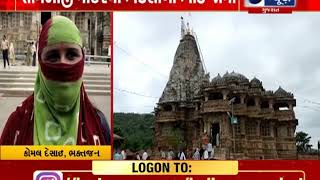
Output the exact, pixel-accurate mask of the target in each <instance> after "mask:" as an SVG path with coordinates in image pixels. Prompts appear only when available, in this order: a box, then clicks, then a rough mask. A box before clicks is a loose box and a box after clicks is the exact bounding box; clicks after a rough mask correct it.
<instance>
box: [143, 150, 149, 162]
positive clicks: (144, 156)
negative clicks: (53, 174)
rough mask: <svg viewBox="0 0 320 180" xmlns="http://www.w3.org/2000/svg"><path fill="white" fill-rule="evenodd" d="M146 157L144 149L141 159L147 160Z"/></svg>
mask: <svg viewBox="0 0 320 180" xmlns="http://www.w3.org/2000/svg"><path fill="white" fill-rule="evenodd" d="M147 159H148V153H147V150H144V152H143V154H142V160H147Z"/></svg>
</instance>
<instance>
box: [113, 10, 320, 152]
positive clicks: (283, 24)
mask: <svg viewBox="0 0 320 180" xmlns="http://www.w3.org/2000/svg"><path fill="white" fill-rule="evenodd" d="M181 16H184V17H185V19H186V20H188V21H189V22H190V24H191V27H192V28H193V30H194V31H195V33H196V34H197V38H198V42H199V44H200V48H201V51H202V54H203V59H204V62H205V66H206V69H207V71H208V72H210V76H211V78H213V77H215V76H216V75H217V74H218V73H220V74H224V73H225V72H226V71H229V72H230V71H233V70H234V71H235V72H239V73H242V74H243V75H245V76H246V77H247V78H248V79H252V78H253V77H257V78H258V79H260V80H261V81H262V82H263V86H264V87H265V89H267V90H274V91H275V90H276V89H277V88H278V87H279V86H281V87H282V88H283V89H285V90H287V91H289V92H292V93H294V95H295V98H296V99H297V107H295V112H296V117H297V118H298V119H299V125H298V129H297V131H300V130H303V131H305V132H307V133H309V134H310V135H311V136H312V144H313V145H314V146H315V145H316V142H317V140H319V139H320V118H319V119H318V118H317V114H319V112H320V96H319V93H320V33H319V32H320V13H294V14H292V15H249V14H247V13H227V12H222V13H217V12H210V13H187V12H185V13H184V12H175V13H174V12H148V13H146V12H139V13H137V12H135V13H132V12H116V13H114V31H113V32H114V41H115V46H114V86H115V90H114V95H115V96H114V102H115V104H114V110H115V112H138V113H148V112H152V111H153V107H154V106H155V104H156V103H157V102H158V98H159V97H160V96H161V93H162V91H163V89H164V87H165V85H166V82H167V80H168V76H169V72H170V69H171V67H172V63H173V58H174V54H175V51H176V48H177V47H178V44H179V40H180V17H181Z"/></svg>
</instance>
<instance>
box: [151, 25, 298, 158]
mask: <svg viewBox="0 0 320 180" xmlns="http://www.w3.org/2000/svg"><path fill="white" fill-rule="evenodd" d="M182 23H183V22H182ZM182 27H183V26H182ZM231 99H233V100H232V103H231V101H230V100H231ZM294 106H296V100H295V99H294V96H293V94H291V93H289V92H286V91H285V90H284V89H282V88H281V87H279V88H278V90H276V91H275V92H273V91H267V90H265V89H264V88H263V85H262V82H261V81H260V80H259V79H257V78H253V79H252V80H251V81H249V79H248V78H247V77H245V76H244V75H242V74H240V73H236V72H231V73H229V72H227V73H225V74H224V75H223V76H221V75H220V74H218V75H217V76H216V77H214V78H213V79H212V80H211V81H209V75H208V74H205V72H204V69H203V65H202V61H201V57H200V55H199V47H198V46H197V42H196V39H195V37H194V35H193V34H192V33H190V31H188V30H186V29H182V39H181V40H180V44H179V46H178V49H177V51H176V55H175V57H174V63H173V66H172V69H171V72H170V77H169V80H168V83H167V85H166V87H165V89H164V91H163V94H162V96H161V98H160V100H159V103H158V104H157V107H156V108H155V117H156V120H155V131H156V132H155V148H159V147H161V148H162V149H165V150H168V149H175V150H178V149H181V148H183V149H184V150H185V152H187V154H188V156H189V157H191V155H192V152H193V151H194V149H195V148H197V147H198V148H201V147H202V146H203V144H206V143H208V142H205V141H204V140H203V137H208V138H207V139H208V141H209V142H210V143H212V145H213V146H214V147H215V148H214V149H215V158H216V159H297V153H296V145H295V138H294V135H295V130H296V126H297V125H298V120H297V119H296V117H295V113H294V110H293V107H294ZM231 116H234V117H236V118H237V120H238V122H237V123H231V120H230V119H231V118H230V117H231Z"/></svg>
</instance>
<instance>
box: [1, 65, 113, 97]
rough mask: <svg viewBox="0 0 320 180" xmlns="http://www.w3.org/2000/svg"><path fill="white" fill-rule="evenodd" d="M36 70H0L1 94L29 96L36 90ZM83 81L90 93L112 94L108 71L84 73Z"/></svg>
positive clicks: (98, 94)
mask: <svg viewBox="0 0 320 180" xmlns="http://www.w3.org/2000/svg"><path fill="white" fill-rule="evenodd" d="M35 78H36V71H14V70H13V71H11V70H2V71H0V94H2V96H6V97H22V96H23V97H24V96H29V95H31V94H32V93H33V91H34V83H35ZM83 82H84V86H85V89H86V92H87V93H88V95H94V96H108V95H110V93H111V92H110V88H111V87H110V83H111V77H110V74H108V73H84V75H83Z"/></svg>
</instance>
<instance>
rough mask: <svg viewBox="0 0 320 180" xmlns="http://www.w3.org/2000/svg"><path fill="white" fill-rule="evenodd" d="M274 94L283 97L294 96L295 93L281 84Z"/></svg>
mask: <svg viewBox="0 0 320 180" xmlns="http://www.w3.org/2000/svg"><path fill="white" fill-rule="evenodd" d="M274 95H276V96H281V97H293V94H291V93H289V92H287V91H286V90H284V89H282V87H281V86H279V88H278V89H277V90H276V91H275V92H274Z"/></svg>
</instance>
